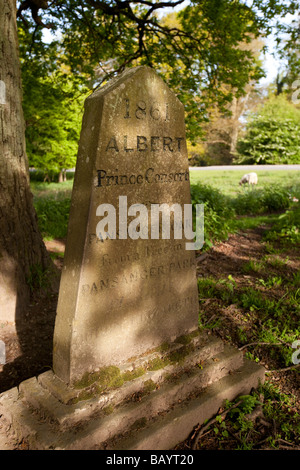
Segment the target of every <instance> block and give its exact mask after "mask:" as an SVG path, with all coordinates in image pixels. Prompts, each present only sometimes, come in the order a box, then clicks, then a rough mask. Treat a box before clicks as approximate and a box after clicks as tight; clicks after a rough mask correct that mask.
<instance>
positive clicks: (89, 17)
mask: <svg viewBox="0 0 300 470" xmlns="http://www.w3.org/2000/svg"><path fill="white" fill-rule="evenodd" d="M24 3H25V2H23V4H24ZM289 3H290V2H288V4H286V1H285V0H277V1H276V2H274V1H266V2H263V3H262V2H257V1H255V2H253V5H252V7H251V8H250V7H249V6H248V3H247V2H246V1H244V0H239V1H231V0H213V1H212V0H203V1H201V2H198V1H191V2H190V3H189V5H188V6H187V7H185V8H183V9H182V11H180V12H179V13H178V15H177V17H176V18H175V20H174V21H173V22H171V23H170V20H169V19H168V18H165V17H164V13H165V12H166V11H167V10H166V8H167V7H171V8H174V5H175V4H174V2H173V1H169V2H168V1H167V2H154V1H153V2H152V1H149V2H144V1H141V2H134V3H130V2H119V1H108V0H105V1H101V2H91V1H88V0H83V1H80V2H79V1H78V0H67V1H64V2H59V3H57V2H51V3H50V4H49V6H48V8H45V10H46V11H44V10H42V11H40V12H39V13H40V14H41V16H43V14H45V16H46V20H45V22H47V23H51V30H52V31H56V30H57V29H59V31H60V39H59V41H58V40H55V41H54V43H56V45H57V46H58V45H59V54H56V56H55V58H54V59H53V60H48V64H51V65H52V67H53V68H52V70H51V74H54V75H53V76H55V73H54V69H55V70H56V71H61V69H62V66H63V65H65V64H67V66H68V67H70V71H71V73H72V74H73V75H74V76H78V77H79V76H80V77H84V78H85V79H86V80H88V81H89V83H90V85H92V86H93V85H100V84H102V83H104V82H106V81H107V80H108V79H109V78H110V77H112V76H115V75H116V74H117V73H119V72H121V71H122V70H124V68H125V67H131V66H135V65H139V64H146V65H149V66H150V67H153V68H154V69H156V70H157V72H158V73H159V74H161V75H162V76H163V77H164V78H165V80H166V81H167V82H168V84H169V85H170V87H171V88H172V89H173V90H174V91H175V93H176V94H177V95H178V97H179V98H180V100H181V101H182V102H183V103H184V105H185V109H186V116H187V131H188V136H189V138H191V139H192V140H193V139H194V137H195V136H197V135H200V134H201V125H200V124H201V123H202V122H206V121H207V119H208V117H209V109H210V108H211V106H214V105H216V106H218V107H219V108H220V109H221V110H222V112H227V111H228V106H227V105H228V103H229V102H230V101H231V99H232V97H233V91H232V90H234V93H235V94H236V96H240V95H243V94H244V90H245V86H246V85H247V84H248V83H249V82H250V81H251V80H257V79H259V78H260V77H261V76H262V74H263V72H262V69H261V68H260V66H259V64H258V61H257V58H256V56H255V54H254V53H252V51H251V48H250V47H249V48H247V47H241V45H242V44H243V45H245V44H246V45H248V44H250V42H251V40H253V39H256V38H258V37H259V36H264V35H266V36H267V35H268V34H270V32H271V28H270V22H271V21H272V20H273V18H274V16H275V15H282V16H284V14H285V13H286V12H291V11H293V8H292V6H291V5H290V4H289ZM181 4H182V6H184V5H183V4H184V2H183V0H179V2H176V6H180V5H181ZM22 14H23V16H24V18H25V19H26V21H27V24H29V27H30V31H31V34H32V37H33V36H34V39H35V41H34V42H32V41H31V43H30V42H29V41H27V43H28V45H29V47H30V49H32V50H33V52H34V54H36V55H37V58H38V59H40V58H41V57H42V56H43V54H44V53H45V52H46V53H48V52H51V54H52V57H53V49H51V47H52V44H51V45H50V46H49V47H46V46H45V45H44V44H43V42H42V36H41V34H40V30H38V28H36V25H35V24H34V22H33V19H32V17H31V15H30V10H29V8H27V9H24V10H23V11H22ZM22 24H23V23H21V21H20V22H19V25H20V27H21V25H22ZM22 39H23V38H22ZM35 43H37V47H35Z"/></svg>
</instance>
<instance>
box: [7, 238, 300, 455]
mask: <svg viewBox="0 0 300 470" xmlns="http://www.w3.org/2000/svg"><path fill="white" fill-rule="evenodd" d="M261 238H262V230H261V229H256V230H248V231H246V232H245V233H242V234H241V233H240V234H234V235H231V236H230V237H229V239H228V240H227V241H226V242H224V243H219V244H218V245H216V246H215V247H213V248H212V249H211V250H210V251H209V252H208V253H205V254H203V255H202V254H199V255H198V264H197V265H198V269H197V270H198V276H199V277H209V276H212V277H215V278H222V279H224V278H228V276H229V275H231V276H232V277H233V278H234V280H235V282H236V283H237V284H238V285H239V286H243V285H245V286H246V285H249V282H251V276H252V274H249V273H245V271H244V270H243V265H245V263H246V262H247V261H249V259H252V260H257V261H259V260H261V258H262V256H263V255H264V254H265V248H264V246H263V244H262V243H261ZM46 244H47V248H48V250H49V252H52V253H63V252H64V240H56V241H52V242H46ZM54 262H55V264H56V265H57V267H58V269H61V267H62V263H63V260H62V258H61V257H60V256H59V255H58V256H56V257H55V260H54ZM284 269H286V266H285V268H284ZM289 269H293V270H299V269H300V260H299V253H297V252H296V251H291V253H289ZM253 275H254V274H253ZM274 289H277V288H276V287H275V288H274ZM277 294H278V292H275V290H274V296H276V295H277ZM56 304H57V292H53V293H51V294H49V293H48V294H47V295H44V296H42V297H40V298H33V299H32V301H31V303H30V306H29V309H28V312H27V315H26V318H25V321H24V322H23V325H18V326H17V331H15V329H14V326H13V325H10V324H0V339H2V340H3V341H4V342H5V345H6V364H5V365H0V393H1V392H4V391H6V390H8V389H10V388H12V387H15V386H17V385H18V384H19V383H20V382H22V381H23V380H25V379H27V378H30V377H32V376H35V375H38V374H40V373H42V372H44V371H46V370H47V369H49V368H51V365H52V344H53V331H54V322H55V314H56ZM202 308H205V309H207V311H206V315H207V317H213V316H214V315H215V313H216V312H215V311H214V309H215V306H214V307H213V308H212V307H211V306H210V303H209V300H208V301H207V303H206V304H205V305H204V307H203V306H202ZM210 309H211V311H210ZM220 314H221V315H223V319H224V321H223V322H222V328H216V329H215V330H214V333H215V334H216V335H218V336H220V337H221V338H223V339H224V340H225V341H227V340H228V337H230V338H233V339H234V338H235V333H234V332H235V330H236V328H237V325H239V324H240V322H241V321H242V320H241V319H240V317H239V315H240V312H239V310H238V309H236V308H235V306H234V305H231V306H230V307H227V308H224V309H222V307H220V310H219V312H218V315H220ZM236 346H237V347H239V346H240V345H239V343H238V339H237V340H236ZM261 357H263V351H261ZM262 364H263V365H265V366H266V367H271V368H272V365H271V366H270V364H269V363H267V359H266V363H265V364H264V360H262ZM299 375H300V374H297V373H296V372H294V371H286V372H278V373H273V374H272V381H273V382H275V383H276V384H278V385H279V386H280V388H281V390H282V391H283V392H284V393H286V394H293V395H295V396H296V397H297V399H298V402H299V403H300V392H299V390H300V387H299V385H300V380H299ZM0 428H1V422H0ZM0 431H1V429H0ZM2 432H3V429H2ZM0 434H1V433H0ZM190 445H191V443H190V441H189V442H188V441H187V442H186V443H184V444H182V446H181V448H182V449H189V448H190ZM215 445H216V443H215V442H212V441H211V440H210V441H209V442H208V443H207V449H214V448H215V447H214V446H215ZM18 448H20V447H18ZM21 448H22V447H21ZM202 448H203V447H202Z"/></svg>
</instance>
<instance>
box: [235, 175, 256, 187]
mask: <svg viewBox="0 0 300 470" xmlns="http://www.w3.org/2000/svg"><path fill="white" fill-rule="evenodd" d="M257 180H258V178H257V174H256V173H248V174H247V175H244V176H243V177H242V178H241V180H240V182H239V185H240V186H241V185H242V184H246V183H248V184H249V185H250V184H251V185H252V186H253V185H254V184H257Z"/></svg>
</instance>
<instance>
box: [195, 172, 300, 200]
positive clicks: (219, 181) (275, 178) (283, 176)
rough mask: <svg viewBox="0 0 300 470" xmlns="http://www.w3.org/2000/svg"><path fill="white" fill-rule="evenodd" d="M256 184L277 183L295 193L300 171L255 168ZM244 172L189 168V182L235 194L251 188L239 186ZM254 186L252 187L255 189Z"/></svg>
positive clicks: (258, 185)
mask: <svg viewBox="0 0 300 470" xmlns="http://www.w3.org/2000/svg"><path fill="white" fill-rule="evenodd" d="M253 171H256V172H257V175H258V184H257V187H256V188H257V189H263V188H264V187H265V186H266V185H274V184H275V185H276V184H279V185H280V186H282V187H288V188H290V190H291V191H292V192H295V193H296V194H299V193H300V171H298V170H273V171H272V170H261V169H259V170H257V169H256V168H255V167H253ZM244 174H245V171H244V170H202V171H201V170H191V171H190V181H191V184H197V183H202V184H209V185H210V186H212V187H214V188H216V189H218V190H219V191H221V192H222V193H223V194H224V195H225V196H231V197H234V196H237V195H238V194H243V193H245V192H246V191H249V190H250V191H251V190H252V189H251V188H250V189H249V188H248V187H241V186H239V181H240V179H241V177H242V176H243V175H244ZM256 188H253V190H254V191H255V189H256Z"/></svg>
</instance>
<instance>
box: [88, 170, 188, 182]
mask: <svg viewBox="0 0 300 470" xmlns="http://www.w3.org/2000/svg"><path fill="white" fill-rule="evenodd" d="M97 174H98V178H97V180H96V183H97V184H96V186H98V187H103V186H115V185H120V186H123V185H127V184H129V185H132V184H147V183H178V182H183V181H189V180H190V174H189V171H188V170H185V171H177V172H170V173H159V172H157V171H155V170H154V168H147V170H146V171H145V173H143V174H136V173H133V174H119V170H118V169H117V168H116V170H115V171H114V172H108V171H107V170H97Z"/></svg>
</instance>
